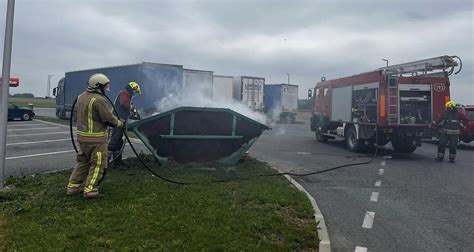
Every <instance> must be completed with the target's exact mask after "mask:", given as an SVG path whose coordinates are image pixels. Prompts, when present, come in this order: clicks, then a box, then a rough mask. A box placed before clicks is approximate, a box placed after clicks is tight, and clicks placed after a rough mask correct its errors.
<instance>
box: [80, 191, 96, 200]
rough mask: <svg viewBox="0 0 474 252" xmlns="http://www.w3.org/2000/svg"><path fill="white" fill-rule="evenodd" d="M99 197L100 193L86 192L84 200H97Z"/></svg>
mask: <svg viewBox="0 0 474 252" xmlns="http://www.w3.org/2000/svg"><path fill="white" fill-rule="evenodd" d="M98 196H99V192H98V191H92V192H84V194H83V197H84V199H93V198H97V197H98Z"/></svg>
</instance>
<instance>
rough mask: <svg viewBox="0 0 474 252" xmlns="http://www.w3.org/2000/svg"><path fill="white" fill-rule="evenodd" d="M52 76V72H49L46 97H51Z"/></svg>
mask: <svg viewBox="0 0 474 252" xmlns="http://www.w3.org/2000/svg"><path fill="white" fill-rule="evenodd" d="M51 76H53V75H52V74H48V85H47V86H48V90H46V97H47V98H49V96H50V92H51Z"/></svg>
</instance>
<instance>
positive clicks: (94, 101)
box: [77, 91, 123, 143]
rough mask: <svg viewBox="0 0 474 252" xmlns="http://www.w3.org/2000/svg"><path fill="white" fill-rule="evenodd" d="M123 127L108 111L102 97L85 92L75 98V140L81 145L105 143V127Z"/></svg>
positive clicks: (94, 93)
mask: <svg viewBox="0 0 474 252" xmlns="http://www.w3.org/2000/svg"><path fill="white" fill-rule="evenodd" d="M108 126H111V127H123V123H122V122H121V121H120V120H118V119H117V118H116V117H115V116H114V115H113V114H112V112H111V111H110V108H109V106H108V105H107V101H106V99H105V97H104V96H102V95H101V94H99V93H97V92H91V91H85V92H83V93H82V94H80V95H79V97H78V98H77V140H78V141H79V142H83V143H106V142H107V127H108Z"/></svg>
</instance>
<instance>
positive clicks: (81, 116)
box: [67, 74, 124, 198]
mask: <svg viewBox="0 0 474 252" xmlns="http://www.w3.org/2000/svg"><path fill="white" fill-rule="evenodd" d="M109 85H110V80H109V78H107V76H105V75H104V74H94V75H92V76H91V77H90V78H89V82H88V87H87V90H86V91H85V92H83V93H82V94H80V95H79V96H78V98H77V141H78V142H79V147H80V148H79V152H78V153H77V162H76V165H75V167H74V170H73V171H72V174H71V177H70V178H69V184H68V186H67V194H69V195H72V194H78V193H80V192H81V191H82V189H81V187H82V186H83V191H84V192H83V195H84V197H85V198H93V197H96V196H97V195H98V193H99V184H100V182H101V181H102V179H103V178H104V173H105V169H106V168H107V158H108V153H107V127H109V126H110V127H115V128H121V127H123V125H124V124H123V122H122V121H120V120H119V119H117V118H116V117H115V116H114V115H113V114H112V112H111V111H110V108H109V106H108V104H107V100H106V98H105V97H104V95H105V90H108V86H109Z"/></svg>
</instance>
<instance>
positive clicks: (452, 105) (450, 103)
mask: <svg viewBox="0 0 474 252" xmlns="http://www.w3.org/2000/svg"><path fill="white" fill-rule="evenodd" d="M444 106H445V107H446V108H455V107H456V103H455V102H453V101H448V102H446V104H445V105H444Z"/></svg>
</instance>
